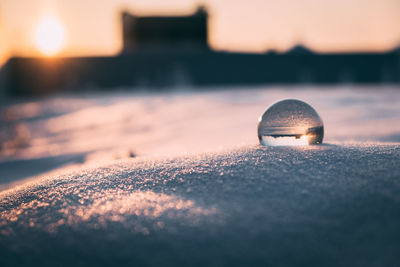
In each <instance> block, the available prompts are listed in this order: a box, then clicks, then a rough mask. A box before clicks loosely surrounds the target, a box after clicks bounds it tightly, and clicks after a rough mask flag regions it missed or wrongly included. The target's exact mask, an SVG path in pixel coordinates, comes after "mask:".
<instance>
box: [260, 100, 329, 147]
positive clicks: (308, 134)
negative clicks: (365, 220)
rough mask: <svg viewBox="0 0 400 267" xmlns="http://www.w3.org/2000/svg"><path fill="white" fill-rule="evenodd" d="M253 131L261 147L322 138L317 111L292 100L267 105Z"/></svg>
mask: <svg viewBox="0 0 400 267" xmlns="http://www.w3.org/2000/svg"><path fill="white" fill-rule="evenodd" d="M257 131H258V139H259V140H260V144H262V145H264V146H301V145H310V144H320V143H322V139H323V138H324V124H323V122H322V120H321V118H320V117H319V115H318V113H317V112H316V111H315V109H313V108H312V107H311V106H310V105H308V104H307V103H304V102H303V101H300V100H296V99H287V100H282V101H279V102H277V103H275V104H273V105H272V106H270V107H269V108H268V109H267V110H266V111H265V112H264V114H263V115H262V117H261V118H260V120H259V123H258V129H257Z"/></svg>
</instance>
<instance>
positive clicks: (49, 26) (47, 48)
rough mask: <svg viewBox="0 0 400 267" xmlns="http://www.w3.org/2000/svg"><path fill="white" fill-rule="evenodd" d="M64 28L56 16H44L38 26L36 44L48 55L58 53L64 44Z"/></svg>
mask: <svg viewBox="0 0 400 267" xmlns="http://www.w3.org/2000/svg"><path fill="white" fill-rule="evenodd" d="M63 41H64V30H63V27H62V26H61V23H60V22H59V21H58V20H57V19H56V18H55V17H45V18H43V19H42V20H41V21H40V22H39V24H38V26H37V28H36V46H37V48H38V49H39V51H40V52H41V53H43V54H44V55H47V56H52V55H55V54H57V53H58V52H59V51H60V50H61V48H62V45H63Z"/></svg>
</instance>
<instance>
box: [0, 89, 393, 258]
mask: <svg viewBox="0 0 400 267" xmlns="http://www.w3.org/2000/svg"><path fill="white" fill-rule="evenodd" d="M284 98H299V99H302V100H304V101H305V102H306V103H309V104H311V105H312V106H313V107H314V108H315V109H316V110H317V112H318V113H319V115H320V116H321V118H322V120H323V121H324V126H325V130H326V132H325V139H324V144H323V145H315V146H296V147H262V146H259V145H258V138H257V120H258V117H259V116H260V115H262V113H263V112H264V110H265V109H266V108H267V107H268V106H269V105H270V104H272V103H274V102H275V101H277V100H280V99H284ZM399 103H400V90H398V88H396V87H377V88H376V87H337V88H335V87H332V88H331V87H325V88H316V87H315V88H313V87H295V88H280V87H270V88H264V87H261V88H244V87H243V88H230V89H229V90H219V91H212V90H211V89H210V91H207V92H182V91H178V92H173V93H153V94H151V93H126V92H124V93H123V92H121V93H112V94H98V95H95V94H90V95H75V96H71V95H69V96H68V95H66V96H53V97H49V98H46V99H38V100H37V101H15V102H13V103H9V104H7V105H5V106H3V108H2V118H3V119H2V121H1V124H2V125H3V126H5V127H2V128H3V130H2V132H1V136H2V139H3V149H2V150H1V156H0V171H1V174H2V175H1V178H0V179H1V180H0V183H1V186H2V187H0V189H3V191H2V192H0V266H20V265H28V264H29V265H38V266H39V265H40V266H50V265H51V266H54V265H59V264H60V263H62V265H65V266H67V265H82V266H88V265H95V266H105V265H130V266H132V265H135V266H136V265H145V266H160V265H161V266H176V265H184V266H188V265H189V266H204V265H209V266H248V265H261V266H265V265H272V266H297V265H304V266H338V265H342V266H354V265H356V266H393V265H396V264H397V263H398V262H399V260H400V257H399V256H398V253H397V252H398V248H399V247H400V236H399V234H400V232H399V229H398V223H397V222H398V221H399V219H400V217H399V214H400V208H399V207H400V180H399V179H398V178H399V177H400V167H399V166H400V165H399V159H400V144H399V141H400V139H399V135H400V124H399V117H400V105H399ZM13 133H16V135H15V136H14V135H13ZM10 136H11V137H10ZM44 173H47V174H44Z"/></svg>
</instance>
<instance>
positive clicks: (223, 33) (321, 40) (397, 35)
mask: <svg viewBox="0 0 400 267" xmlns="http://www.w3.org/2000/svg"><path fill="white" fill-rule="evenodd" d="M199 4H203V5H205V6H206V7H207V8H208V10H209V12H210V14H211V18H210V24H209V26H210V36H209V40H210V44H211V46H212V47H213V48H214V49H218V50H230V51H249V52H263V51H266V50H268V49H276V50H286V49H288V48H290V47H291V46H293V45H294V44H295V43H303V44H305V45H307V46H309V47H310V48H312V49H315V50H318V51H355V50H356V51H360V50H362V51H382V50H387V49H391V48H393V47H395V46H396V45H399V44H400V1H399V0H326V1H322V0H279V1H276V0H203V1H199V0H197V1H196V0H168V1H167V0H114V1H112V0H0V54H1V56H3V58H4V57H5V55H7V54H9V55H17V56H38V55H42V54H43V49H41V45H40V43H42V46H43V43H44V45H45V44H46V42H47V41H46V39H43V38H45V37H46V36H44V37H43V35H41V32H40V30H39V28H40V27H39V25H42V26H43V24H46V23H47V21H48V19H47V20H46V18H49V17H50V18H51V19H52V20H53V21H54V20H55V21H56V23H57V25H56V26H57V27H56V28H55V34H52V36H54V35H56V36H58V37H57V38H58V39H57V40H51V41H52V42H54V45H55V47H53V48H54V49H56V50H54V51H52V50H51V49H50V50H49V51H50V52H56V53H55V54H56V55H59V56H87V55H114V54H116V53H118V52H119V51H120V49H121V19H120V12H121V11H122V10H128V11H130V12H132V13H135V14H138V15H158V14H165V15H172V14H189V13H191V12H193V11H194V10H195V9H196V7H197V6H198V5H199ZM50 45H52V44H51V43H50ZM50 48H52V47H50ZM6 51H8V53H7V52H6ZM0 60H1V58H0Z"/></svg>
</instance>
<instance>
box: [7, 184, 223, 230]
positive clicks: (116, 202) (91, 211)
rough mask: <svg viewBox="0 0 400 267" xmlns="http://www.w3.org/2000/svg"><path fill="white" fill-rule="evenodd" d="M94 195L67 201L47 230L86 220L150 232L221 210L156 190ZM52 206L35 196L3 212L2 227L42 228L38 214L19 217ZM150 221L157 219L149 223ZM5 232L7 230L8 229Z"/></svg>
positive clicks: (189, 222)
mask: <svg viewBox="0 0 400 267" xmlns="http://www.w3.org/2000/svg"><path fill="white" fill-rule="evenodd" d="M94 198H95V199H94V200H93V201H92V203H86V202H87V200H88V199H87V198H84V197H82V198H80V199H79V200H78V203H76V204H75V205H63V206H64V207H63V208H61V209H59V210H58V213H59V215H61V216H60V217H58V216H57V217H58V218H57V219H56V218H47V219H46V220H45V221H47V223H46V225H45V228H46V230H47V231H48V232H57V230H58V228H59V227H61V226H71V227H79V225H81V224H82V223H84V224H86V225H89V226H91V227H94V228H99V227H106V226H107V224H109V223H120V224H122V225H123V226H125V227H127V228H130V229H131V230H132V231H134V232H137V233H142V234H149V233H150V230H151V228H152V227H155V228H158V229H161V228H164V226H165V224H166V223H167V222H168V221H169V220H179V221H181V222H184V224H185V225H192V226H193V225H197V224H198V223H199V222H200V220H201V217H202V216H210V215H215V214H216V213H217V210H216V208H214V207H213V208H203V207H201V206H198V205H196V204H195V202H194V201H192V200H185V199H183V198H180V197H178V196H175V195H167V194H163V193H155V192H152V191H144V192H141V191H137V192H132V193H126V192H125V191H124V190H120V189H118V190H115V189H110V190H105V191H102V192H99V193H95V195H94ZM49 206H50V204H49V203H47V202H43V201H39V200H32V201H30V202H28V203H23V204H22V205H21V206H20V207H19V208H17V209H11V210H9V211H7V212H3V213H0V219H1V222H0V228H1V227H2V226H5V225H7V224H10V223H18V224H20V225H22V226H24V227H31V228H32V227H37V228H41V227H42V225H40V224H41V223H40V222H38V221H36V219H37V218H35V217H32V216H29V217H30V219H29V221H18V220H19V217H20V215H21V216H26V214H27V213H31V212H32V211H34V212H40V211H41V210H43V209H46V208H47V207H49ZM149 221H153V223H150V224H149ZM149 225H150V226H149ZM10 230H11V229H10ZM2 234H7V231H6V232H3V233H2Z"/></svg>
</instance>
